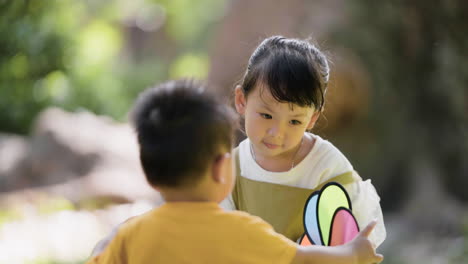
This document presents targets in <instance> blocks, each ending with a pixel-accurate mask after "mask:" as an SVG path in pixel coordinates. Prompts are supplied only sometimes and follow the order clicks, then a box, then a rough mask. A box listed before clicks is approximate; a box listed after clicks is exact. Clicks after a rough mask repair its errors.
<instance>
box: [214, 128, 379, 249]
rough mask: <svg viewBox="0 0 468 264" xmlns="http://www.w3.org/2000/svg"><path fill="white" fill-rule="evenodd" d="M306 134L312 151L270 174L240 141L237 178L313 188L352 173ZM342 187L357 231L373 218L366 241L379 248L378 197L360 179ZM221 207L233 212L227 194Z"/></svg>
mask: <svg viewBox="0 0 468 264" xmlns="http://www.w3.org/2000/svg"><path fill="white" fill-rule="evenodd" d="M309 135H310V136H311V137H313V138H314V139H315V144H314V146H313V148H312V149H311V151H310V152H309V153H308V154H307V156H306V157H305V158H304V159H303V160H302V161H301V162H300V163H299V164H297V165H296V166H295V167H294V168H292V169H291V170H289V171H286V172H271V171H267V170H265V169H263V168H262V167H260V166H259V165H258V164H257V162H256V161H255V159H254V158H253V156H252V153H251V151H250V140H249V139H248V138H247V139H245V140H243V141H242V142H241V143H240V144H239V161H240V175H241V176H242V177H245V178H248V179H251V180H255V181H260V182H268V183H275V184H281V185H286V186H293V187H300V188H306V189H314V188H316V187H317V186H318V185H320V184H321V183H323V182H325V181H327V180H329V179H331V178H333V177H335V176H338V175H340V174H343V173H345V172H349V171H352V170H353V166H352V165H351V163H350V162H349V161H348V159H347V158H346V157H345V156H344V155H343V154H342V153H341V151H339V150H338V149H337V148H336V147H335V146H334V145H333V144H332V143H330V142H329V141H327V140H324V139H322V138H321V137H320V136H318V135H314V134H309ZM238 174H239V173H238ZM344 187H345V188H346V190H347V191H348V194H349V196H350V198H351V204H352V205H353V214H354V216H355V217H356V220H357V222H358V223H359V227H360V228H361V229H362V228H364V227H365V226H366V225H367V224H368V223H369V222H370V221H372V220H374V219H377V221H378V223H377V226H376V227H375V229H374V231H373V232H372V233H371V235H370V236H369V239H370V240H371V241H372V242H373V243H374V244H375V245H376V246H378V245H380V244H381V243H382V242H383V241H384V240H385V237H386V231H385V226H384V222H383V216H382V210H381V208H380V197H379V196H378V194H377V192H376V190H375V188H374V186H373V185H372V183H371V181H370V180H366V181H362V180H361V181H358V182H356V183H352V184H350V185H348V186H346V185H345V186H344ZM221 206H222V207H224V208H225V209H228V210H235V209H236V208H235V205H234V201H233V200H232V196H231V195H230V196H229V197H228V198H226V199H225V200H224V201H223V202H221Z"/></svg>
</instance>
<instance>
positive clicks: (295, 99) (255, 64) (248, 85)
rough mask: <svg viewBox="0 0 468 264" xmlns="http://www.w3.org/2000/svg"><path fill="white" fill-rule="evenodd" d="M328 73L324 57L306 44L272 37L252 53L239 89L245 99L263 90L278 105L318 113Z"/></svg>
mask: <svg viewBox="0 0 468 264" xmlns="http://www.w3.org/2000/svg"><path fill="white" fill-rule="evenodd" d="M329 71H330V70H329V67H328V62H327V59H326V57H325V55H324V54H323V53H322V52H321V51H320V50H319V49H317V48H316V47H315V46H314V45H312V44H310V43H309V42H308V41H306V40H300V39H291V38H285V37H282V36H273V37H270V38H267V39H265V40H264V41H263V42H262V43H261V44H260V45H259V46H258V47H257V48H256V50H255V51H254V52H253V54H252V56H251V57H250V59H249V63H248V66H247V70H246V73H245V75H244V79H243V81H242V84H241V85H240V87H241V88H242V91H243V92H244V95H245V97H248V96H249V94H250V93H251V92H252V91H253V90H254V89H256V88H257V87H258V88H260V89H263V87H265V88H268V89H269V91H270V93H271V95H272V96H273V98H275V99H276V100H277V101H279V102H284V103H291V104H295V105H298V106H301V107H313V108H314V109H315V110H316V111H321V110H322V108H323V105H324V102H325V99H324V97H325V93H326V89H327V85H328V78H329Z"/></svg>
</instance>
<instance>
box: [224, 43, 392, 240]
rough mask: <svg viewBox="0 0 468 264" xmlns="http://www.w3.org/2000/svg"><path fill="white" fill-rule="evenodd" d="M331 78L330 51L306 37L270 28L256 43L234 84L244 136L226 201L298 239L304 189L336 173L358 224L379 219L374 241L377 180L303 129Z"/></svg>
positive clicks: (381, 235)
mask: <svg viewBox="0 0 468 264" xmlns="http://www.w3.org/2000/svg"><path fill="white" fill-rule="evenodd" d="M328 78H329V67H328V63H327V59H326V58H325V56H324V55H323V54H322V53H321V52H320V51H319V50H318V49H317V48H316V47H315V46H313V45H312V44H310V43H308V42H307V41H304V40H298V39H289V38H284V37H281V36H274V37H270V38H267V39H265V40H264V41H263V42H262V43H261V44H260V45H259V46H258V47H257V49H256V50H255V51H254V52H253V54H252V56H251V57H250V59H249V62H248V66H247V70H246V72H245V75H244V78H243V80H242V82H241V84H240V85H238V86H237V87H236V88H235V108H236V110H237V112H238V113H239V114H240V115H242V116H243V117H244V119H245V133H246V135H247V139H245V140H244V141H242V142H241V143H240V144H239V146H238V148H237V149H236V151H237V153H238V159H237V161H238V164H237V165H238V177H237V180H236V181H237V182H236V187H235V189H234V191H233V194H232V196H230V197H229V198H228V199H227V200H225V201H224V202H223V206H224V207H226V208H229V209H238V210H242V211H246V212H248V213H251V214H253V215H257V216H260V217H261V218H263V219H264V220H266V221H267V222H269V223H270V224H272V225H273V227H274V228H275V230H276V231H277V232H279V233H282V234H284V235H285V236H287V237H289V238H290V239H292V240H294V241H297V240H298V239H299V238H300V236H301V235H302V234H303V233H304V230H303V227H302V214H303V208H304V204H305V201H306V199H307V197H308V196H309V195H310V194H311V193H312V192H313V191H314V190H316V189H319V188H320V187H321V186H323V185H324V184H325V183H327V182H329V181H337V182H339V183H341V184H342V185H343V186H344V187H345V188H346V189H347V191H348V193H349V195H350V198H351V203H352V206H353V213H354V215H355V217H356V220H357V222H358V223H359V226H360V228H364V227H365V226H366V225H367V224H368V223H369V222H371V221H372V220H373V219H377V221H378V224H377V226H376V228H375V230H374V232H373V233H372V235H371V236H370V240H371V241H372V242H373V243H374V245H375V246H378V245H380V244H381V243H382V242H383V240H384V239H385V236H386V231H385V226H384V222H383V217H382V210H381V208H380V205H379V201H380V198H379V196H378V195H377V193H376V191H375V188H374V187H373V185H372V184H371V182H370V180H366V181H363V180H362V179H361V178H360V177H359V175H358V174H357V173H356V172H355V171H354V169H353V166H352V165H351V164H350V163H349V161H348V160H347V159H346V157H345V156H344V155H343V154H342V153H341V152H340V151H339V150H338V149H337V148H336V147H334V146H333V145H332V144H331V143H330V142H328V141H326V140H324V139H322V138H321V137H319V136H318V135H314V134H312V133H310V132H308V131H310V130H311V129H312V128H313V127H314V125H315V123H316V121H317V119H318V118H319V116H320V113H321V112H322V110H323V105H324V101H325V100H324V96H325V92H326V89H327V84H328Z"/></svg>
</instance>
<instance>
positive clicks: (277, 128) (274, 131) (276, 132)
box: [267, 124, 284, 138]
mask: <svg viewBox="0 0 468 264" xmlns="http://www.w3.org/2000/svg"><path fill="white" fill-rule="evenodd" d="M267 133H268V135H270V136H272V137H275V138H281V137H282V136H283V133H284V129H283V128H282V127H281V125H280V124H274V125H273V126H271V127H270V128H268V131H267Z"/></svg>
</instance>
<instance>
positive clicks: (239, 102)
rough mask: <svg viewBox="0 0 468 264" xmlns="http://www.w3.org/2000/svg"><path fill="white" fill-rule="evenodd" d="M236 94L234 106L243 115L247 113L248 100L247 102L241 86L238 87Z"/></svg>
mask: <svg viewBox="0 0 468 264" xmlns="http://www.w3.org/2000/svg"><path fill="white" fill-rule="evenodd" d="M234 92H235V95H234V104H235V106H236V110H237V112H238V113H239V114H241V115H243V114H244V113H245V106H246V103H247V100H245V94H244V91H242V87H241V86H240V85H237V86H236V89H235V90H234Z"/></svg>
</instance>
